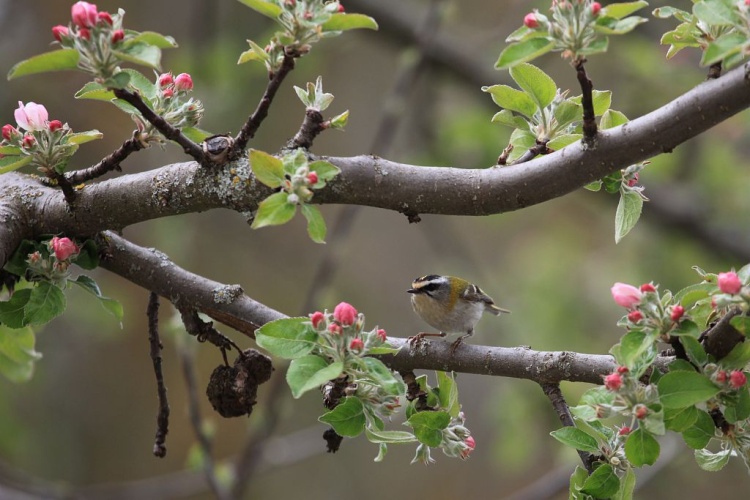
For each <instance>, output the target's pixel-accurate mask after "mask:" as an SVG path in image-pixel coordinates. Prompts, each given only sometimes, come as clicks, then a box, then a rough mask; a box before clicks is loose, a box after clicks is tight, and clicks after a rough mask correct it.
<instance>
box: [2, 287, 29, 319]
mask: <svg viewBox="0 0 750 500" xmlns="http://www.w3.org/2000/svg"><path fill="white" fill-rule="evenodd" d="M30 298H31V289H30V288H24V289H22V290H16V291H15V293H14V294H13V295H12V296H11V297H10V299H8V300H7V301H5V302H0V324H3V325H5V326H7V327H9V328H23V327H24V326H26V325H28V324H29V322H28V321H26V319H25V316H24V309H25V308H26V304H28V302H29V299H30Z"/></svg>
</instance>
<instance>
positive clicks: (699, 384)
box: [658, 337, 720, 408]
mask: <svg viewBox="0 0 750 500" xmlns="http://www.w3.org/2000/svg"><path fill="white" fill-rule="evenodd" d="M688 338H690V337H688ZM658 387H659V395H660V399H661V402H662V404H663V405H664V408H685V407H686V406H692V405H694V404H696V403H701V402H704V401H706V400H707V399H709V398H712V397H714V396H715V395H716V394H718V393H719V391H720V389H719V388H718V387H716V385H714V383H713V382H711V381H710V380H709V379H708V378H706V377H705V376H704V375H702V374H700V373H697V372H687V371H677V372H669V373H667V374H666V375H664V376H663V377H662V378H661V379H660V380H659V384H658Z"/></svg>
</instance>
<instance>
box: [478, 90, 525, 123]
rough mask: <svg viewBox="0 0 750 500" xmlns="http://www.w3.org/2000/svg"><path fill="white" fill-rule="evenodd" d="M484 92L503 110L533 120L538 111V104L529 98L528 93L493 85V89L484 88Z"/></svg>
mask: <svg viewBox="0 0 750 500" xmlns="http://www.w3.org/2000/svg"><path fill="white" fill-rule="evenodd" d="M482 91H483V92H487V93H489V94H490V95H491V96H492V100H493V101H494V102H495V104H497V105H498V106H500V107H501V108H504V109H508V110H510V111H515V112H517V113H521V114H522V115H524V116H526V117H529V118H531V117H532V116H534V113H536V111H537V109H538V108H537V105H536V103H535V102H534V101H533V100H532V99H531V97H529V95H528V94H526V92H522V91H520V90H518V89H514V88H513V87H509V86H508V85H492V86H491V87H482Z"/></svg>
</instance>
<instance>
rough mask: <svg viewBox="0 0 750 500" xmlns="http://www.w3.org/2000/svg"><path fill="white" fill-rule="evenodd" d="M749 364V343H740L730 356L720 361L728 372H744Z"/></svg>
mask: <svg viewBox="0 0 750 500" xmlns="http://www.w3.org/2000/svg"><path fill="white" fill-rule="evenodd" d="M735 317H736V316H735ZM732 319H734V318H732ZM748 363H750V342H748V341H745V342H740V343H739V344H737V345H736V346H734V348H733V349H732V350H731V351H730V352H729V354H727V355H726V356H724V357H723V358H721V359H720V360H719V364H720V365H721V366H722V367H723V368H725V369H727V370H742V369H743V368H745V366H747V364H748Z"/></svg>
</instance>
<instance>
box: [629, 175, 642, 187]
mask: <svg viewBox="0 0 750 500" xmlns="http://www.w3.org/2000/svg"><path fill="white" fill-rule="evenodd" d="M639 178H640V175H639V174H638V172H636V173H634V174H633V177H631V178H630V179H629V180H628V187H633V186H635V185H636V184H638V179H639Z"/></svg>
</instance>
